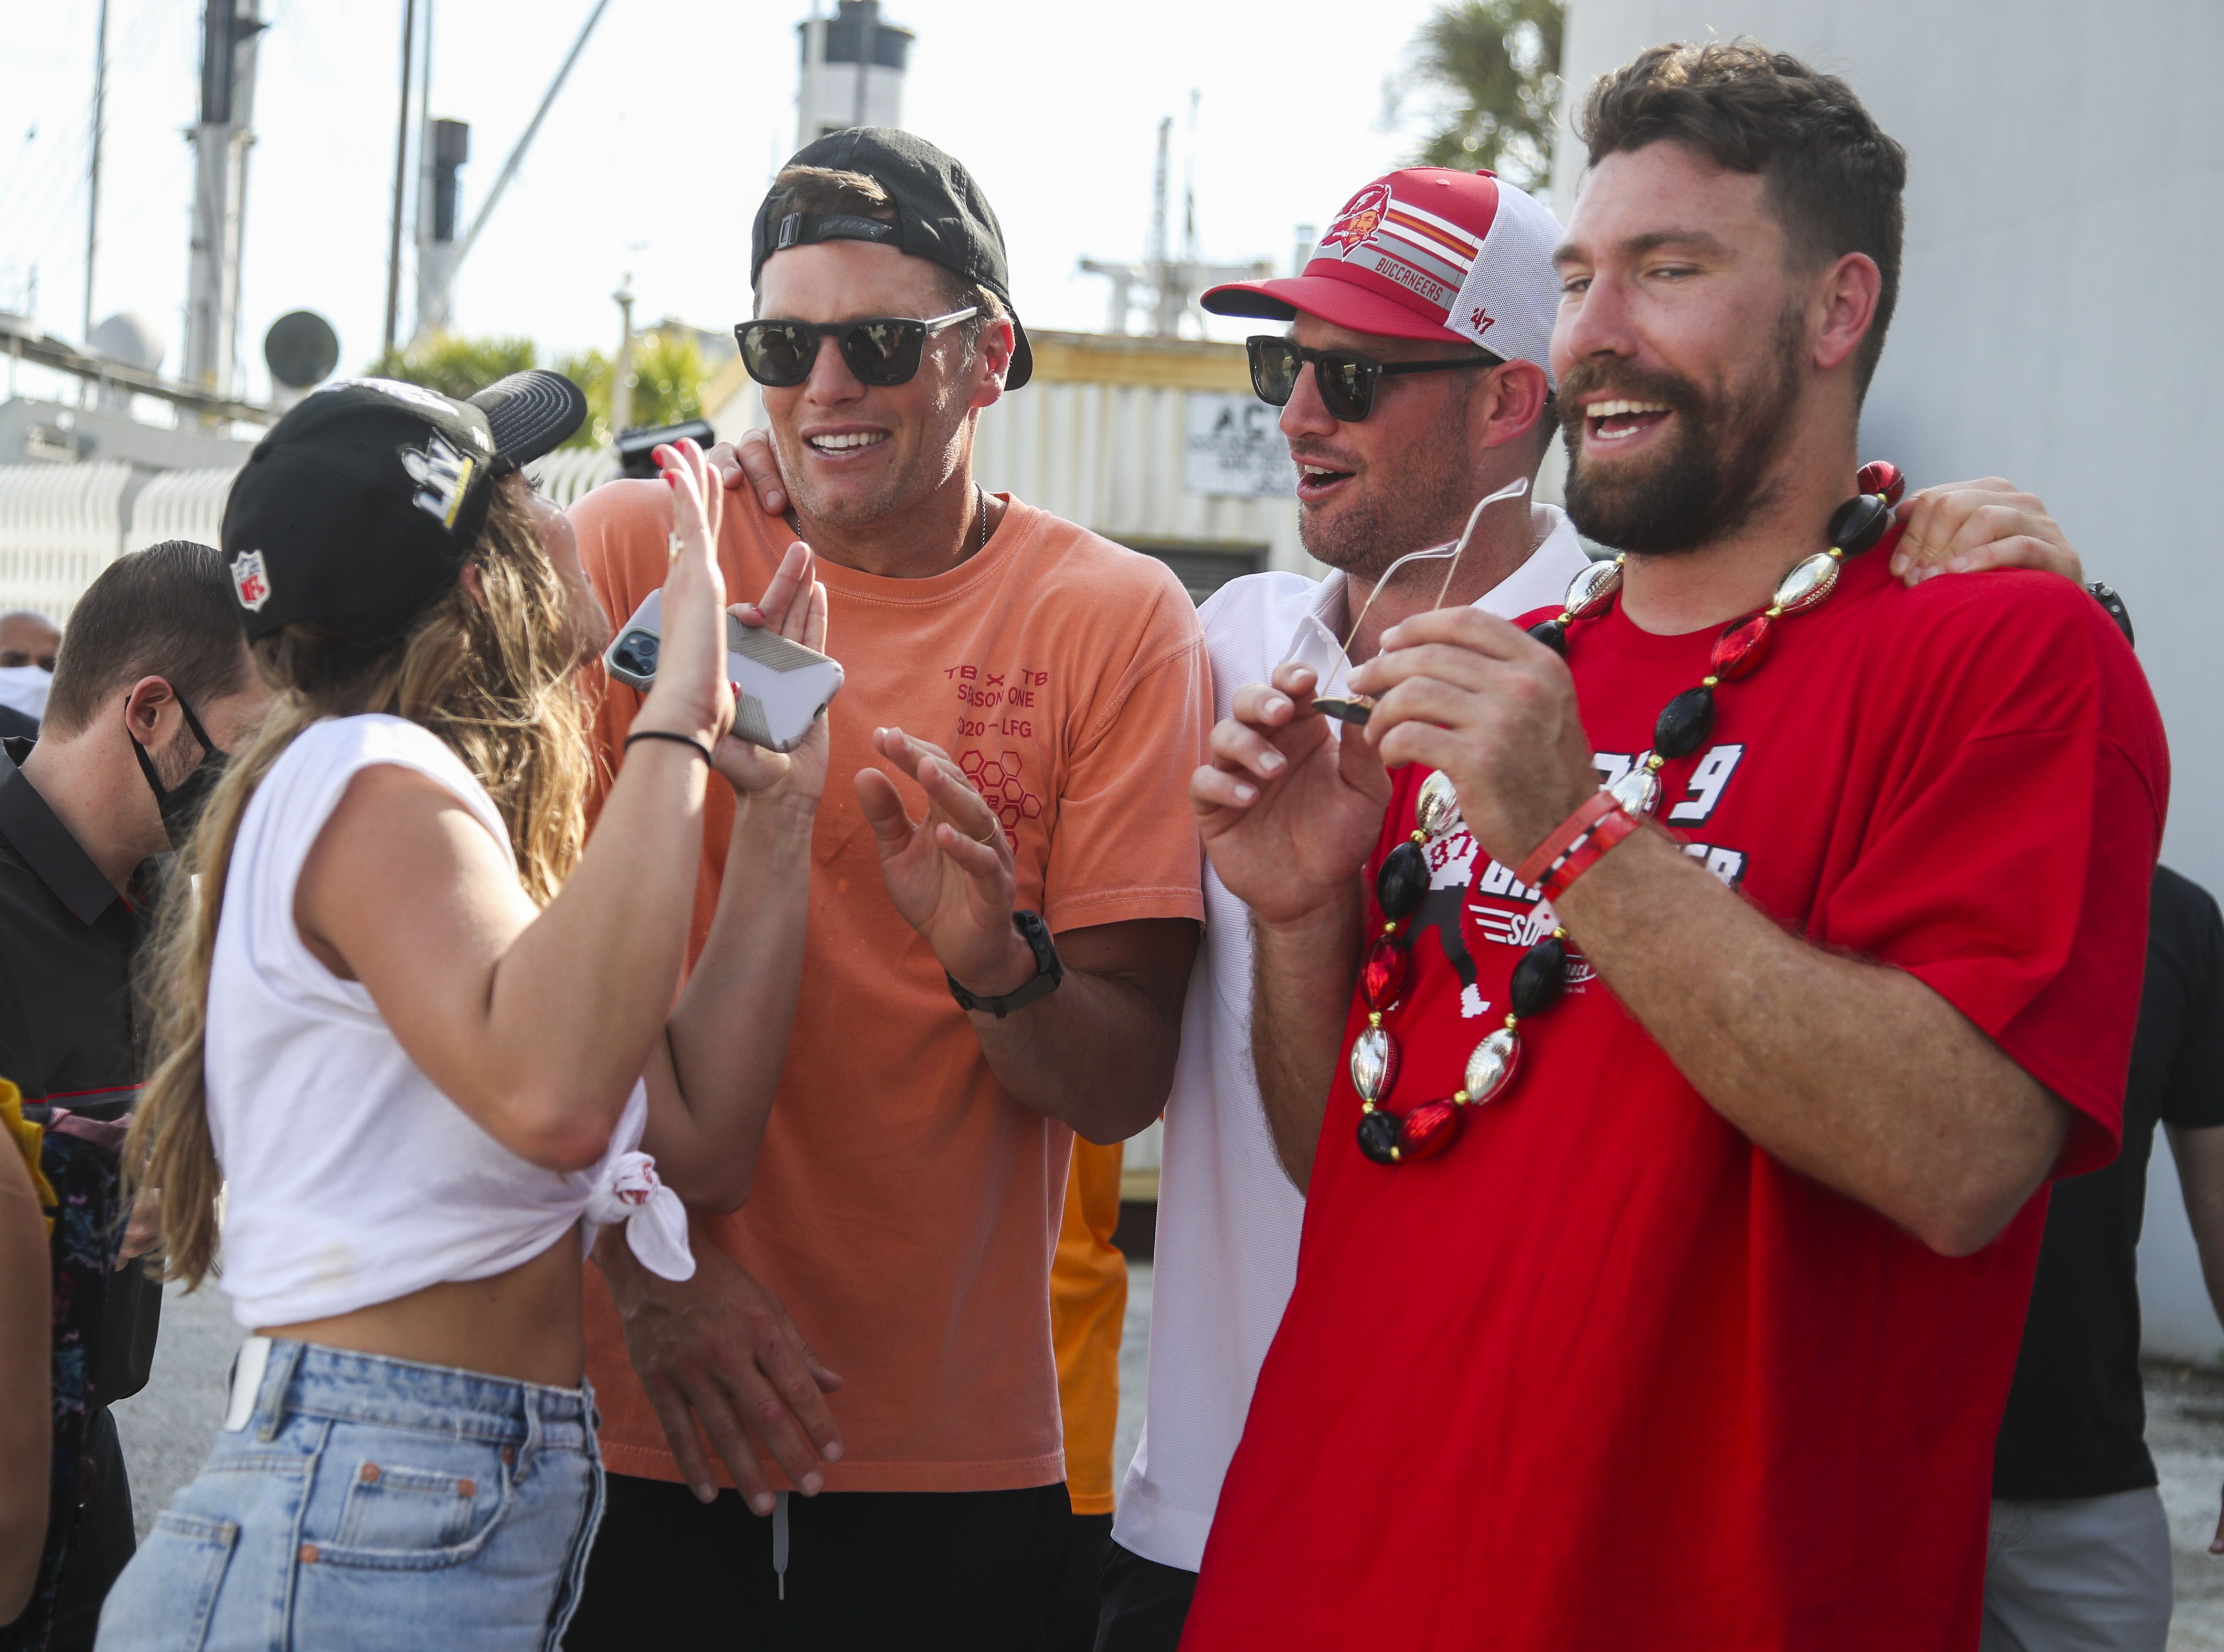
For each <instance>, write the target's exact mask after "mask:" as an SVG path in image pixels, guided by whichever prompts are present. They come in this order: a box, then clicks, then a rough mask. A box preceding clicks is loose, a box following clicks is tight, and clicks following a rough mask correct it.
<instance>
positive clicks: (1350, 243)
mask: <svg viewBox="0 0 2224 1652" xmlns="http://www.w3.org/2000/svg"><path fill="white" fill-rule="evenodd" d="M1389 211H1390V186H1389V185H1387V184H1384V183H1372V184H1369V185H1368V186H1367V187H1366V188H1364V189H1362V190H1361V191H1360V192H1359V193H1357V194H1356V195H1354V196H1353V197H1352V198H1351V199H1349V200H1348V201H1346V202H1345V203H1344V204H1343V211H1341V212H1339V213H1337V214H1336V222H1335V223H1333V224H1330V225H1329V226H1328V233H1327V234H1326V235H1324V236H1322V237H1321V246H1322V248H1323V249H1327V248H1330V247H1341V248H1343V250H1344V251H1345V252H1347V253H1349V252H1351V251H1352V250H1354V249H1356V248H1358V247H1359V246H1361V245H1362V244H1363V243H1365V242H1366V241H1367V240H1368V237H1369V236H1373V235H1374V232H1375V230H1378V229H1380V228H1381V226H1382V220H1383V218H1384V217H1385V216H1386V215H1387V213H1388V212H1389Z"/></svg>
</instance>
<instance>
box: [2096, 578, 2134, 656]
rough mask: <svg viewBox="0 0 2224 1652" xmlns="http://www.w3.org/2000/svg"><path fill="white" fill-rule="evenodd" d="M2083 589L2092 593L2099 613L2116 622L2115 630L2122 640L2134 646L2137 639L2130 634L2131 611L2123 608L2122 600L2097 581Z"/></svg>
mask: <svg viewBox="0 0 2224 1652" xmlns="http://www.w3.org/2000/svg"><path fill="white" fill-rule="evenodd" d="M2085 589H2086V590H2088V591H2090V592H2092V593H2093V600H2094V602H2098V603H2099V604H2100V605H2101V611H2102V612H2103V613H2105V614H2107V616H2108V617H2109V618H2110V619H2112V620H2113V621H2115V622H2116V629H2117V630H2119V631H2120V632H2122V633H2123V634H2124V640H2125V641H2126V642H2128V643H2131V644H2132V645H2133V646H2137V644H2138V642H2139V639H2138V638H2137V637H2134V636H2133V635H2132V611H2131V609H2129V608H2126V607H2125V606H2124V599H2123V598H2122V597H2120V596H2117V595H2116V593H2115V592H2114V591H2113V590H2110V589H2109V588H2108V587H2107V586H2106V585H2104V584H2102V583H2101V582H2100V581H2099V580H2097V579H2096V580H2094V582H2093V583H2091V584H2089V585H2088V586H2087V587H2086V588H2085Z"/></svg>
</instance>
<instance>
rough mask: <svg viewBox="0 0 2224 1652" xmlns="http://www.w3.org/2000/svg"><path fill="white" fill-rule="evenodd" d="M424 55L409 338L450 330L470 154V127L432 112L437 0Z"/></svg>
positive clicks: (429, 7)
mask: <svg viewBox="0 0 2224 1652" xmlns="http://www.w3.org/2000/svg"><path fill="white" fill-rule="evenodd" d="M424 51H425V61H424V65H423V68H422V70H421V72H420V74H419V77H418V81H417V85H418V92H417V117H418V121H419V127H418V135H417V322H416V325H415V326H414V327H413V328H412V329H411V330H410V333H409V342H410V343H411V344H413V345H414V344H416V343H417V342H418V341H419V340H420V339H423V338H426V337H431V336H432V335H433V334H434V333H439V332H445V331H446V330H447V326H448V322H449V319H450V312H449V306H450V290H451V286H452V282H451V280H450V276H451V274H452V268H451V267H452V265H453V263H454V262H455V254H456V231H457V229H458V223H457V219H458V195H459V191H458V184H457V180H456V173H457V172H458V169H459V168H461V167H462V166H463V164H464V162H465V161H469V160H470V159H471V127H470V125H469V124H468V123H465V122H463V121H443V120H435V119H433V0H425V47H424Z"/></svg>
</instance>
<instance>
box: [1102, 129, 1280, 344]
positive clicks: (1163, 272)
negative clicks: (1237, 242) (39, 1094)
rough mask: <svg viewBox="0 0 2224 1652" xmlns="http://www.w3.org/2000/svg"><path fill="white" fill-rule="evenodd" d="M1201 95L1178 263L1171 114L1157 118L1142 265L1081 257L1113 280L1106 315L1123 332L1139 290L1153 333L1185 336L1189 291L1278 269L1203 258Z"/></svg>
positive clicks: (1261, 261)
mask: <svg viewBox="0 0 2224 1652" xmlns="http://www.w3.org/2000/svg"><path fill="white" fill-rule="evenodd" d="M1173 129H1174V117H1172V116H1171V115H1168V116H1166V117H1162V118H1161V119H1160V120H1159V159H1158V165H1157V167H1156V168H1155V169H1154V170H1153V173H1152V177H1151V238H1150V244H1149V246H1148V247H1147V249H1146V251H1145V253H1144V256H1143V262H1140V264H1131V263H1125V262H1111V261H1109V260H1105V259H1098V258H1084V259H1083V260H1082V261H1081V269H1082V273H1083V274H1088V275H1102V276H1103V277H1104V278H1105V279H1106V280H1108V281H1110V282H1111V283H1112V303H1111V307H1110V309H1109V312H1107V314H1106V317H1105V330H1106V331H1109V332H1114V333H1124V332H1126V331H1128V318H1129V316H1130V315H1131V314H1132V313H1133V312H1134V307H1135V306H1136V295H1137V292H1138V289H1140V291H1142V292H1144V293H1148V294H1149V295H1150V296H1149V298H1148V300H1147V306H1148V308H1149V310H1150V314H1151V326H1150V331H1152V332H1153V333H1154V334H1156V335H1157V336H1158V337H1161V338H1178V337H1180V336H1181V322H1182V318H1183V317H1184V316H1185V315H1186V314H1188V313H1189V308H1190V295H1191V293H1197V292H1201V291H1203V290H1204V288H1206V287H1216V286H1218V285H1219V284H1220V283H1221V282H1223V281H1256V280H1257V279H1258V278H1259V277H1260V276H1262V275H1271V274H1273V273H1274V266H1273V262H1271V261H1270V260H1267V259H1265V258H1254V259H1253V260H1252V261H1251V262H1249V263H1245V264H1208V263H1204V262H1200V261H1199V259H1198V256H1197V93H1196V92H1194V91H1192V92H1191V93H1190V95H1189V135H1190V136H1189V147H1190V153H1189V157H1188V161H1187V164H1186V171H1185V178H1184V181H1183V197H1184V199H1183V204H1182V245H1181V257H1180V259H1179V261H1178V262H1177V261H1176V259H1175V258H1174V255H1173V248H1172V245H1171V244H1170V243H1171V236H1172V226H1171V225H1170V224H1168V222H1167V219H1168V217H1169V203H1168V201H1167V196H1168V194H1169V192H1170V188H1169V186H1170V184H1171V181H1172V180H1171V178H1170V174H1171V173H1172V170H1173V154H1172V151H1173Z"/></svg>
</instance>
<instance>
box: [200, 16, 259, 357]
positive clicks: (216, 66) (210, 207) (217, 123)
mask: <svg viewBox="0 0 2224 1652" xmlns="http://www.w3.org/2000/svg"><path fill="white" fill-rule="evenodd" d="M261 4H262V0H208V9H207V10H206V11H205V13H204V14H203V16H202V19H201V110H200V112H201V118H200V123H199V124H198V125H197V126H195V127H194V128H193V149H194V168H193V172H194V177H193V252H192V265H191V268H190V270H189V272H188V279H187V281H186V362H185V380H186V383H187V384H190V385H192V386H193V388H196V389H199V390H202V391H205V392H206V393H208V394H212V395H217V396H229V395H231V392H232V363H233V362H234V360H235V358H236V357H237V353H238V342H239V255H240V247H241V244H242V242H243V239H244V237H245V235H246V230H247V152H248V150H249V149H250V148H252V147H253V145H254V142H255V133H254V122H255V58H256V41H258V39H259V38H260V37H261V35H262V30H263V28H264V24H263V22H262V16H261ZM235 7H237V9H236V10H235V9H234V8H235Z"/></svg>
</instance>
